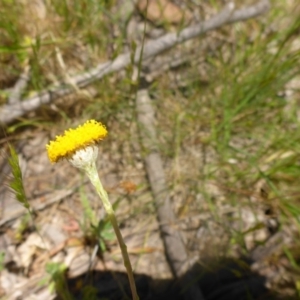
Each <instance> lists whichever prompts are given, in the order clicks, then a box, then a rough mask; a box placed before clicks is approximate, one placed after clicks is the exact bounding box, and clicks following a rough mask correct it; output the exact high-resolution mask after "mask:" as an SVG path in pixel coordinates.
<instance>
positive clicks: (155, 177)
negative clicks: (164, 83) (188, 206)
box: [136, 89, 204, 300]
mask: <svg viewBox="0 0 300 300" xmlns="http://www.w3.org/2000/svg"><path fill="white" fill-rule="evenodd" d="M136 109H137V116H138V121H139V126H140V136H141V141H142V146H143V148H144V150H145V151H146V153H147V155H146V157H145V165H146V170H147V175H148V178H149V182H150V186H151V190H152V194H153V197H154V201H155V205H156V213H157V219H158V222H159V226H160V233H161V236H162V239H163V242H164V246H165V252H166V255H167V259H168V261H169V264H170V267H171V270H172V273H173V275H174V276H175V277H176V278H179V277H182V276H183V274H184V273H185V272H186V271H187V269H188V267H190V264H189V257H188V254H187V252H186V249H185V245H184V243H183V240H182V238H181V235H180V231H179V230H178V228H177V224H176V217H175V214H174V212H173V208H172V205H171V199H170V196H169V191H168V187H167V184H166V179H165V173H164V169H163V163H162V159H161V157H160V154H159V152H158V147H157V146H156V141H157V138H156V129H155V126H154V123H155V117H154V110H153V108H152V106H151V100H150V98H149V95H148V91H147V89H140V90H138V92H137V96H136ZM185 279H186V280H185V282H184V283H183V285H185V287H186V286H189V288H188V289H187V291H186V293H185V296H186V299H190V300H193V299H197V300H201V299H204V297H203V295H202V293H201V291H200V289H199V288H198V287H197V286H196V285H194V284H192V282H193V280H192V279H191V280H190V278H185ZM187 280H189V282H186V281H187Z"/></svg>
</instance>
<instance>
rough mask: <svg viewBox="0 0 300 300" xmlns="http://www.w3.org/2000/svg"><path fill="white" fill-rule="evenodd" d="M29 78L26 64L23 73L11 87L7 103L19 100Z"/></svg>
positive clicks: (28, 69) (12, 103)
mask: <svg viewBox="0 0 300 300" xmlns="http://www.w3.org/2000/svg"><path fill="white" fill-rule="evenodd" d="M29 79H30V67H29V66H26V67H25V69H24V71H23V73H22V74H21V76H20V77H19V79H18V80H17V82H16V84H15V86H14V87H13V89H12V91H11V92H10V95H9V97H8V103H9V105H14V104H16V103H19V102H20V101H21V96H22V93H23V92H24V91H25V89H26V87H27V84H28V82H29Z"/></svg>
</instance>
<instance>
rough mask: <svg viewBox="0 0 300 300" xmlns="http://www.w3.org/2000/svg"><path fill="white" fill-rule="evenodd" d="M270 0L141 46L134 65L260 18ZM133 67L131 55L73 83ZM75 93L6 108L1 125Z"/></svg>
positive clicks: (64, 88)
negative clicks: (202, 35) (226, 26)
mask: <svg viewBox="0 0 300 300" xmlns="http://www.w3.org/2000/svg"><path fill="white" fill-rule="evenodd" d="M269 6H270V4H269V0H261V1H260V2H258V3H257V4H255V5H252V6H248V7H245V8H242V9H239V10H236V11H234V5H233V3H230V4H229V5H227V6H226V7H225V8H224V9H223V10H222V11H221V12H220V13H218V14H216V15H215V16H213V17H212V18H211V19H209V20H207V21H203V22H200V23H198V24H197V25H194V26H190V27H187V28H185V29H183V30H182V31H181V32H180V33H168V34H166V35H164V36H162V37H160V38H158V39H157V40H154V41H150V42H148V43H146V44H145V46H144V49H143V48H142V46H139V47H138V48H137V50H136V53H135V55H134V63H137V62H138V61H139V58H140V53H141V51H142V49H143V59H147V58H149V57H152V56H155V55H158V54H160V53H162V52H164V51H166V50H168V49H170V48H172V47H174V46H175V45H177V44H179V43H183V42H185V41H187V40H189V39H192V38H194V37H196V36H198V35H200V34H203V33H205V32H208V31H210V30H213V29H217V28H219V27H221V26H223V25H225V24H230V23H234V22H239V21H244V20H247V19H250V18H254V17H257V16H259V15H261V14H263V13H265V12H266V11H267V10H268V9H269ZM130 63H131V55H130V53H125V54H121V55H120V56H118V57H117V58H116V59H115V60H113V61H108V62H105V63H102V64H99V65H98V66H97V67H96V68H94V69H91V70H89V71H88V72H86V73H83V74H80V75H76V76H74V77H72V82H73V83H74V84H75V85H76V86H77V87H79V88H83V87H85V86H87V85H89V84H91V83H93V82H95V81H96V80H99V79H101V78H102V77H103V76H105V75H107V74H110V73H113V72H117V71H120V70H122V69H124V68H125V67H126V66H128V65H129V64H130ZM72 92H74V88H72V87H70V86H68V85H66V84H65V83H61V84H60V85H58V86H55V87H49V88H48V89H46V90H44V91H41V92H39V93H38V94H36V95H35V96H33V97H30V98H27V99H24V100H23V101H22V102H19V103H15V104H12V105H11V104H6V105H3V106H2V108H1V111H0V122H1V123H2V124H9V123H10V122H12V121H14V120H15V119H17V118H19V117H21V116H22V115H24V114H25V113H27V112H30V111H34V110H36V109H37V108H39V107H40V106H41V105H43V104H48V103H50V102H51V101H53V100H55V99H57V98H59V97H62V96H65V95H68V94H70V93H72Z"/></svg>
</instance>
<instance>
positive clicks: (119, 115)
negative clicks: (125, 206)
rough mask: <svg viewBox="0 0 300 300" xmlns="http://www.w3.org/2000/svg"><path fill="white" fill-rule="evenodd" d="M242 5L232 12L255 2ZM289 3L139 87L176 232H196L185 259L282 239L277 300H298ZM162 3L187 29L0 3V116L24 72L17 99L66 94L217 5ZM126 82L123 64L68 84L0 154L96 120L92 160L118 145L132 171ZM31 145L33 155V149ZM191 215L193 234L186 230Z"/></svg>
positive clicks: (212, 37) (21, 122)
mask: <svg viewBox="0 0 300 300" xmlns="http://www.w3.org/2000/svg"><path fill="white" fill-rule="evenodd" d="M236 2H238V1H236ZM243 2H244V3H243V4H241V3H237V6H238V7H239V6H241V5H243V6H246V5H250V4H251V3H255V1H243ZM297 2H298V1H296V0H294V1H293V0H291V1H276V0H273V1H271V9H270V10H269V12H268V13H266V14H264V15H262V16H260V17H258V18H255V19H251V20H247V21H245V22H239V23H234V24H230V25H226V26H223V27H222V28H221V29H218V30H216V31H212V32H209V33H207V34H204V35H202V36H199V37H197V38H195V39H193V40H191V41H188V42H186V43H184V44H181V45H179V46H176V47H175V48H173V49H171V50H170V51H167V52H166V53H163V54H162V55H161V57H160V58H161V59H164V58H171V59H172V58H174V60H175V58H178V57H186V58H187V59H186V61H185V62H184V64H181V65H179V66H176V68H172V67H169V68H167V69H166V70H164V71H163V72H160V74H159V76H156V77H155V76H154V77H153V78H154V79H153V80H152V81H151V84H149V87H148V91H149V94H150V96H151V99H152V105H153V107H154V110H155V117H156V121H157V122H156V128H157V132H158V139H157V141H156V143H157V145H158V147H159V150H160V154H161V156H162V159H163V161H164V167H165V172H166V176H167V183H168V188H169V190H170V194H171V196H172V197H173V201H174V210H175V213H176V216H177V218H178V219H179V220H184V221H183V222H184V224H185V225H186V227H185V228H184V229H182V230H186V231H187V232H190V231H192V232H193V234H191V235H188V238H187V247H188V248H189V251H191V252H193V251H194V252H199V253H200V256H203V255H208V254H209V256H233V257H234V256H238V255H241V254H243V255H247V254H249V253H251V251H252V250H253V249H254V248H255V247H257V246H258V245H264V243H265V242H266V241H267V240H268V238H269V237H270V236H273V235H274V234H276V233H278V232H284V235H285V236H287V237H288V238H289V241H290V242H288V243H287V242H279V244H280V245H279V246H280V247H279V248H280V249H279V250H278V251H277V252H276V253H275V254H272V256H271V257H269V258H268V260H267V262H265V264H267V265H268V266H269V267H270V268H273V269H272V272H273V273H272V274H273V275H274V274H277V275H274V278H276V280H273V281H272V284H271V286H272V288H273V289H274V290H276V291H278V292H280V293H282V295H284V296H296V295H299V294H300V290H299V289H300V285H299V280H300V273H299V270H300V269H299V268H300V266H299V264H298V263H299V259H300V252H299V249H300V248H299V221H300V185H299V177H300V160H299V154H300V130H299V123H300V108H299V102H300V98H299V96H300V93H299V88H300V77H299V75H300V74H299V71H300V70H299V68H300V38H299V32H300V5H299V3H297ZM173 3H174V5H175V4H176V5H178V7H181V10H182V11H184V10H185V11H187V12H188V15H189V18H190V19H189V20H187V22H186V23H185V22H177V23H176V22H173V20H172V19H168V17H162V19H160V20H159V21H157V20H149V19H148V20H146V19H145V16H144V15H143V13H142V12H141V11H140V10H139V9H138V7H136V6H134V5H133V4H132V3H131V1H122V0H102V1H101V0H98V1H96V0H93V1H91V0H80V1H78V0H63V1H61V0H48V1H39V0H35V1H26V0H18V1H17V0H0V89H1V90H0V104H1V105H4V104H7V103H8V101H9V97H10V94H11V92H12V90H13V88H14V86H15V84H16V82H17V81H18V79H19V78H20V76H21V74H24V73H25V74H27V75H28V78H29V79H28V82H27V83H26V86H25V88H24V89H23V90H22V92H21V97H20V101H24V99H27V98H29V97H31V96H32V95H34V94H36V93H39V92H40V91H43V90H45V89H49V88H51V87H55V86H57V85H59V84H60V83H61V82H62V81H64V82H65V83H66V84H68V85H70V86H73V82H72V77H73V76H75V75H77V74H81V73H83V72H85V71H87V70H89V69H91V68H93V67H95V66H96V65H98V64H99V63H101V62H105V61H107V60H110V59H114V58H116V57H117V56H118V55H120V54H122V53H124V52H126V51H131V52H132V51H133V49H134V47H135V45H139V44H141V43H142V42H143V38H144V37H145V39H146V40H149V39H153V38H154V37H155V36H156V35H161V34H165V33H166V32H171V31H173V32H179V31H180V30H181V29H182V28H184V27H185V26H187V25H188V24H189V23H192V22H194V21H195V19H196V20H197V18H198V19H201V18H208V17H209V16H211V15H212V14H213V13H215V12H217V11H220V10H221V9H222V7H223V4H221V3H220V2H219V1H192V0H191V1H173ZM149 18H150V17H149ZM193 18H194V19H193ZM144 22H147V28H146V29H145V28H144ZM154 62H155V61H154ZM158 62H159V61H158ZM153 64H154V63H153ZM158 65H159V63H158ZM157 68H158V70H159V67H157ZM154 71H156V70H154ZM133 72H134V67H133V66H132V65H131V66H129V67H127V68H126V69H125V70H123V71H120V72H118V73H117V74H111V75H108V76H105V77H104V78H102V79H101V80H96V81H95V82H93V83H92V84H91V85H89V86H88V87H86V88H78V87H76V86H73V87H74V93H72V94H71V95H69V96H67V97H63V98H59V99H57V100H56V101H55V102H53V103H51V104H49V105H42V106H41V107H40V108H39V109H38V110H37V111H35V112H30V113H29V114H27V115H25V116H22V117H21V118H18V119H17V120H15V121H14V122H12V123H10V124H8V125H7V124H6V125H4V124H3V130H2V142H1V147H5V145H6V143H7V141H8V140H9V141H11V142H13V143H17V142H18V140H19V139H22V136H23V137H24V136H26V137H28V136H30V137H31V136H32V135H39V134H45V133H46V134H47V133H49V132H51V133H52V135H53V133H55V134H59V133H61V132H62V131H63V130H64V129H65V128H68V127H70V126H73V125H74V124H76V125H77V124H79V123H83V122H84V121H85V120H87V119H96V120H100V121H101V122H103V123H104V124H106V125H107V127H108V130H109V135H110V138H109V139H108V140H107V141H106V142H105V143H103V144H102V145H101V147H103V149H104V150H103V151H104V152H110V151H114V152H119V153H120V154H122V153H123V152H124V151H125V150H124V149H125V148H126V147H127V148H126V149H127V150H126V151H129V152H130V154H128V155H127V156H125V157H124V159H123V161H122V164H128V165H131V166H133V168H135V167H136V168H140V165H139V164H141V161H142V159H143V157H144V155H145V153H144V152H143V151H142V150H141V148H140V147H138V146H136V144H138V143H139V139H138V137H137V129H138V126H137V118H136V108H135V95H136V86H135V85H134V82H133V81H132V78H133ZM22 99H23V100H22ZM24 103H25V102H24ZM0 109H1V107H0ZM0 121H1V120H0ZM37 147H40V148H41V149H42V150H41V151H44V145H38V146H37ZM128 149H129V150H128ZM126 151H125V152H126ZM126 153H127V152H126ZM119 168H121V166H119ZM121 169H122V168H121ZM125 179H126V176H125ZM147 187H148V185H147V184H145V183H144V185H142V186H138V189H145V188H147ZM139 197H140V196H139V195H137V196H136V199H135V201H140V199H139ZM141 197H142V196H141ZM135 203H137V202H135ZM139 214H146V215H147V214H155V212H154V209H153V205H152V204H151V203H150V204H149V202H147V203H146V204H143V205H137V204H136V205H132V206H131V210H130V213H129V217H130V219H131V220H134V218H135V217H138V215H139ZM198 217H199V220H200V221H199V222H198V223H197V222H196V223H194V222H193V221H191V220H194V219H195V218H196V219H197V218H198ZM124 218H125V217H124ZM127 218H128V215H127ZM125 219H126V218H125ZM194 226H195V227H194ZM203 232H204V233H203ZM200 245H201V246H200ZM208 249H209V251H208ZM208 252H209V253H208ZM282 269H284V272H283V273H282V272H281V271H282ZM276 276H277V277H276ZM274 278H273V279H274Z"/></svg>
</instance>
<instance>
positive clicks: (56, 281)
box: [46, 262, 73, 300]
mask: <svg viewBox="0 0 300 300" xmlns="http://www.w3.org/2000/svg"><path fill="white" fill-rule="evenodd" d="M66 270H67V267H66V266H65V265H64V264H61V263H53V262H51V263H48V264H47V265H46V272H47V273H48V274H49V276H50V283H49V288H50V291H52V292H57V293H58V295H60V297H62V299H63V300H72V299H73V297H72V295H71V294H70V292H69V290H68V286H67V283H66V277H65V273H66Z"/></svg>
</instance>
